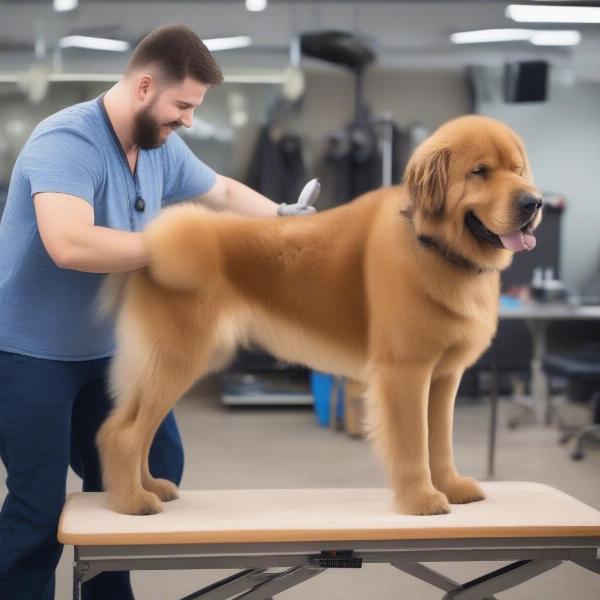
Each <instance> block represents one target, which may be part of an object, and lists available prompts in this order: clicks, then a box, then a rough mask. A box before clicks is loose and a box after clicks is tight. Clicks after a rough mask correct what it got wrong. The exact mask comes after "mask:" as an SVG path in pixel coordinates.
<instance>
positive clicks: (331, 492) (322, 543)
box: [58, 482, 600, 600]
mask: <svg viewBox="0 0 600 600" xmlns="http://www.w3.org/2000/svg"><path fill="white" fill-rule="evenodd" d="M482 485H483V487H484V489H485V492H486V495H487V498H486V500H484V501H482V502H475V503H472V504H465V505H452V512H451V513H450V514H447V515H436V516H426V517H417V516H406V515H400V514H397V513H394V512H393V511H392V508H391V506H392V493H391V491H390V490H386V489H364V488H363V489H310V490H303V489H284V490H281V489H280V490H220V491H180V498H179V499H178V500H176V501H174V502H169V503H165V504H164V512H162V513H160V514H157V515H149V516H139V517H138V516H127V515H122V514H118V513H115V512H112V511H110V510H109V509H108V508H106V506H105V494H104V493H76V494H72V495H70V496H69V498H68V500H67V503H66V504H65V508H64V510H63V514H62V516H61V520H60V526H59V532H58V539H59V540H60V541H61V542H62V543H63V544H71V545H73V546H74V547H75V548H74V550H75V563H74V580H73V598H74V599H76V600H79V595H80V586H81V583H82V582H85V581H87V580H89V579H91V578H92V577H94V576H95V575H97V574H98V573H102V572H103V571H129V570H138V569H240V571H239V572H238V573H236V574H235V575H232V576H230V577H227V578H225V579H222V580H221V581H218V582H216V583H214V584H212V585H210V586H209V587H206V588H204V589H201V590H198V591H197V592H194V593H192V594H190V595H188V596H186V597H185V598H182V599H181V600H192V599H194V598H203V599H204V600H225V599H227V598H235V599H237V600H241V599H244V600H267V599H269V598H271V597H272V596H274V595H276V594H279V593H280V592H282V591H284V590H286V589H288V588H291V587H293V586H295V585H297V584H299V583H301V582H303V581H306V580H307V579H310V578H311V577H314V576H315V575H318V574H319V573H322V572H323V571H324V570H325V569H343V568H359V567H360V566H361V565H362V564H363V563H389V564H391V565H392V566H394V567H396V568H397V569H400V570H401V571H404V572H405V573H408V574H410V575H412V576H414V577H417V578H418V579H421V580H423V581H425V582H427V583H429V584H431V585H433V586H436V587H438V588H440V589H442V590H444V592H445V594H444V596H443V598H444V599H457V600H458V599H460V600H470V599H474V598H478V599H481V598H483V599H485V600H490V599H492V598H494V596H493V595H492V594H495V593H497V592H500V591H502V590H506V589H508V588H511V587H514V586H516V585H519V584H520V583H523V582H524V581H527V580H529V579H531V578H533V577H535V576H537V575H540V574H541V573H544V572H545V571H548V570H549V569H552V568H554V567H557V566H558V565H560V563H561V562H563V561H572V562H574V563H576V564H578V565H580V566H581V567H584V568H586V569H589V570H590V571H593V572H595V573H599V574H600V560H599V558H600V555H599V548H600V512H599V511H597V510H595V509H593V508H592V507H590V506H587V505H585V504H583V503H581V502H579V501H578V500H576V499H575V498H572V497H571V496H568V495H567V494H564V493H563V492H560V491H559V490H556V489H554V488H552V487H549V486H547V485H543V484H538V483H527V482H489V483H484V484H482ZM450 561H511V563H510V564H509V565H507V566H505V567H503V568H501V569H497V570H495V571H493V572H490V573H488V574H486V575H483V576H482V577H478V578H476V579H473V580H471V581H468V582H466V583H463V584H461V583H458V582H456V581H453V580H452V579H450V578H449V577H446V576H444V575H442V574H440V573H437V572H436V571H435V570H433V569H431V568H429V567H427V566H425V565H423V564H421V562H450Z"/></svg>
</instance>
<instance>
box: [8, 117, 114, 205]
mask: <svg viewBox="0 0 600 600" xmlns="http://www.w3.org/2000/svg"><path fill="white" fill-rule="evenodd" d="M20 161H21V166H22V168H23V171H24V173H25V175H26V176H27V178H28V179H29V183H30V185H31V196H32V197H33V195H34V194H38V193H40V192H59V193H62V194H70V195H72V196H78V197H79V198H82V199H83V200H85V201H86V202H88V203H89V204H91V205H92V206H93V205H94V195H95V192H96V190H98V189H99V187H100V186H101V184H102V178H103V167H102V165H103V161H102V157H101V155H100V151H99V150H98V148H96V146H94V144H92V142H90V141H89V140H88V139H86V138H85V137H84V136H82V135H80V134H78V133H77V132H76V131H73V130H71V129H61V128H57V129H52V130H50V131H47V132H44V133H42V134H40V135H38V136H37V137H35V138H34V139H32V140H30V141H29V142H27V145H26V147H25V148H24V149H23V152H22V154H21V157H20Z"/></svg>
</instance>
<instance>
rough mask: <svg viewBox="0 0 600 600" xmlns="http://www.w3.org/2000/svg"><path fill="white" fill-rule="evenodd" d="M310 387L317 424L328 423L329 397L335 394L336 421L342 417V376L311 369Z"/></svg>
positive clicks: (325, 424) (324, 424) (329, 411)
mask: <svg viewBox="0 0 600 600" xmlns="http://www.w3.org/2000/svg"><path fill="white" fill-rule="evenodd" d="M310 387H311V391H312V395H313V399H314V406H315V413H316V415H317V421H318V423H319V425H323V426H324V427H327V426H328V425H329V420H330V413H331V398H332V397H333V394H334V393H335V394H336V398H337V407H336V408H337V411H336V412H337V414H336V418H337V419H338V421H342V420H343V418H344V397H343V394H344V385H343V378H341V377H335V376H334V375H330V374H329V373H321V372H320V371H312V372H311V374H310Z"/></svg>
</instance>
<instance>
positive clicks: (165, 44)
mask: <svg viewBox="0 0 600 600" xmlns="http://www.w3.org/2000/svg"><path fill="white" fill-rule="evenodd" d="M125 80H126V81H127V82H128V83H129V84H130V85H131V89H132V92H133V108H134V112H135V121H134V132H133V139H134V141H135V143H136V144H137V145H138V146H139V147H140V148H144V149H149V148H156V147H157V146H160V145H161V144H162V143H164V142H165V140H166V139H167V136H168V135H169V133H171V132H172V131H174V130H175V129H177V128H178V127H180V126H181V125H184V126H185V127H190V126H191V124H192V116H193V112H194V109H195V108H196V107H197V106H199V105H200V104H201V103H202V101H203V100H204V95H205V94H206V92H207V90H208V89H209V88H210V87H212V86H213V85H219V84H220V83H222V82H223V75H222V73H221V69H220V68H219V65H218V64H217V63H216V61H215V59H214V58H213V56H212V54H211V53H210V51H209V50H208V48H207V47H206V46H205V45H204V44H203V43H202V40H201V39H200V38H199V37H198V36H197V35H196V34H195V33H194V32H193V31H192V30H191V29H190V28H189V27H186V26H185V25H165V26H163V27H159V28H157V29H154V30H153V31H151V32H150V33H149V34H148V35H147V36H146V37H145V38H144V39H143V40H142V41H141V42H140V43H139V44H138V46H137V47H136V48H135V50H134V51H133V54H132V55H131V58H130V60H129V64H128V65H127V69H126V71H125Z"/></svg>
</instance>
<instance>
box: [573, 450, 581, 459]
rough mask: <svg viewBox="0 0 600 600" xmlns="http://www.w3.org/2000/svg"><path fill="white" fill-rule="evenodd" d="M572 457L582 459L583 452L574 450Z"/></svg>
mask: <svg viewBox="0 0 600 600" xmlns="http://www.w3.org/2000/svg"><path fill="white" fill-rule="evenodd" d="M571 458H572V459H573V460H581V459H582V458H583V452H579V451H575V452H572V453H571Z"/></svg>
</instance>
